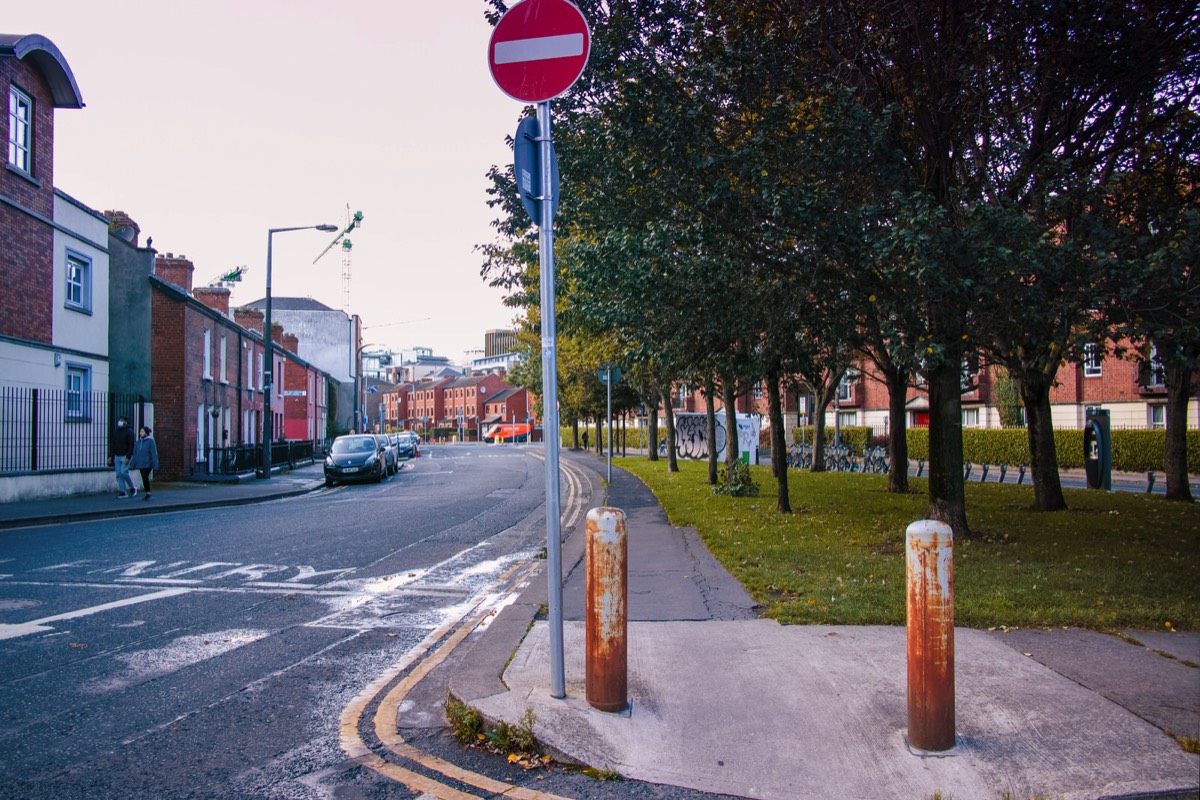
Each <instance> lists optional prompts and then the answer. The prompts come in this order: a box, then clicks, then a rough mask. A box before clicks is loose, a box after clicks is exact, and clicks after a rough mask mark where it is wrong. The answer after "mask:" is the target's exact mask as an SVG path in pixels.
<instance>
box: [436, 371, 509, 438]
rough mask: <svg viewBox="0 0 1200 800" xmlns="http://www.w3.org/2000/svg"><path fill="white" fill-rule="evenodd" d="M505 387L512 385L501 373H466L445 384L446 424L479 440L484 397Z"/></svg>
mask: <svg viewBox="0 0 1200 800" xmlns="http://www.w3.org/2000/svg"><path fill="white" fill-rule="evenodd" d="M502 388H510V387H509V386H508V384H506V383H505V382H504V376H503V375H501V374H499V373H489V374H487V375H465V376H463V377H461V378H456V379H454V380H452V381H450V382H449V383H447V384H446V385H445V386H443V387H442V389H441V392H442V417H441V427H442V428H453V429H455V430H458V431H460V432H461V435H462V437H463V438H464V439H476V440H478V439H479V438H480V436H481V435H482V431H481V425H482V420H483V417H484V413H485V412H484V401H486V400H487V398H489V397H491V396H492V395H495V394H497V393H498V392H499V391H500V390H501V389H502Z"/></svg>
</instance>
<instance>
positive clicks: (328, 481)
mask: <svg viewBox="0 0 1200 800" xmlns="http://www.w3.org/2000/svg"><path fill="white" fill-rule="evenodd" d="M325 486H327V487H332V486H333V478H326V479H325Z"/></svg>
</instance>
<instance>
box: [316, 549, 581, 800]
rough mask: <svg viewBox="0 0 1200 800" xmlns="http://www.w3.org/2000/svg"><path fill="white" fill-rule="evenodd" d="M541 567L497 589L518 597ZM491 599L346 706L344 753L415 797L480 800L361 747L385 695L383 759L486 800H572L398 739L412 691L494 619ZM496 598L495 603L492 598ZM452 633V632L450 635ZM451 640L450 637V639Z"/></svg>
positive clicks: (527, 568) (378, 725) (518, 571)
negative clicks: (368, 718)
mask: <svg viewBox="0 0 1200 800" xmlns="http://www.w3.org/2000/svg"><path fill="white" fill-rule="evenodd" d="M539 566H540V564H537V563H534V564H529V563H521V564H516V565H514V566H513V567H511V568H510V569H509V570H508V571H507V572H505V573H504V575H502V576H501V577H500V579H499V580H498V581H497V584H504V583H505V582H508V586H509V589H510V591H515V590H516V587H517V586H518V585H519V584H521V583H522V582H523V581H525V580H526V579H527V578H529V577H530V576H531V575H532V574H533V573H534V572H535V571H536V570H537V569H538V567H539ZM514 576H515V577H514ZM487 596H489V595H488V594H487V593H481V594H479V595H477V597H478V598H480V599H479V601H478V602H477V603H476V604H475V606H474V609H473V615H472V616H471V617H470V619H469V620H467V621H466V622H464V623H462V624H461V625H459V627H458V630H454V626H455V625H456V624H459V622H460V620H461V618H460V620H452V621H449V622H447V623H445V624H444V625H442V626H441V627H440V628H438V629H437V630H435V631H433V632H432V633H430V634H429V635H428V636H426V637H425V639H424V640H423V641H422V642H421V644H420V645H418V646H417V648H415V649H414V650H413V651H411V652H409V653H408V654H407V655H406V656H405V658H404V659H403V660H402V661H401V662H400V663H398V664H395V665H393V666H392V667H391V668H389V669H388V670H387V671H386V672H385V673H384V674H382V675H380V676H379V677H378V678H376V679H375V680H374V681H373V682H372V683H371V684H370V685H369V686H368V687H367V688H366V689H365V690H363V692H362V693H361V694H359V696H358V697H356V698H354V700H353V701H351V703H350V705H348V706H346V708H345V709H344V710H343V711H342V715H341V720H340V726H339V738H340V740H341V745H342V749H343V750H344V751H345V752H346V753H347V755H349V756H350V757H351V758H352V759H353V760H355V761H357V762H358V763H359V764H361V765H363V766H364V767H367V768H368V769H371V770H374V771H375V772H377V773H379V774H380V775H383V776H384V777H387V778H390V779H392V780H394V781H398V782H400V783H403V784H404V785H405V786H407V787H408V788H410V789H412V790H413V791H415V792H423V793H425V794H428V795H430V796H432V797H435V798H437V800H479V797H480V796H479V795H474V794H470V793H468V792H463V791H460V790H459V789H456V788H454V787H453V786H448V785H447V784H445V783H442V782H441V781H439V780H437V779H435V778H431V777H429V776H427V775H424V774H422V773H419V772H415V771H413V770H411V769H407V768H405V767H402V766H400V765H399V764H396V763H394V762H393V761H389V760H388V759H387V758H385V757H384V755H381V754H379V753H376V752H374V751H372V749H371V748H370V746H368V745H367V743H366V742H365V741H363V738H362V736H361V735H360V734H359V728H360V725H361V722H362V719H363V716H364V714H365V713H366V709H367V707H368V706H369V705H371V703H372V702H373V701H374V700H375V699H376V698H377V697H379V695H380V694H382V693H383V692H384V691H385V690H386V691H387V693H386V694H384V695H383V699H382V700H380V702H379V705H378V707H377V708H376V710H375V715H374V718H373V720H372V721H373V723H374V728H375V736H376V738H377V739H378V740H379V743H380V749H381V750H382V751H383V752H384V753H385V754H388V755H392V756H399V757H402V758H405V759H407V760H409V761H412V762H414V763H416V764H419V765H420V766H422V767H424V768H425V769H427V770H429V771H431V772H436V773H438V774H440V775H442V776H444V777H446V778H449V779H451V780H454V781H458V782H459V783H461V784H465V785H467V786H471V787H474V788H476V789H480V790H482V791H484V792H487V793H488V795H499V796H501V797H512V798H516V800H569V798H565V797H562V796H560V795H556V794H550V793H549V792H538V791H534V790H531V789H525V788H522V787H519V786H512V785H510V784H507V783H502V782H501V781H497V780H493V779H492V778H489V777H487V776H486V775H480V774H479V773H476V772H471V771H470V770H466V769H463V768H461V767H459V766H458V765H456V764H451V763H450V762H449V761H446V760H445V759H442V758H438V757H437V756H434V755H431V754H429V753H426V752H424V751H423V750H418V749H417V748H415V747H413V746H412V745H411V744H409V743H408V742H406V741H405V740H404V737H403V736H401V735H400V732H399V728H400V726H399V722H400V719H399V718H400V705H401V703H403V702H404V699H405V698H406V697H407V696H408V693H409V692H411V691H412V690H413V687H415V686H416V685H417V684H418V683H420V682H421V681H422V680H423V679H424V678H425V677H426V676H427V675H429V673H430V672H432V671H433V670H434V669H436V668H437V667H438V665H440V664H441V663H442V662H444V661H445V660H446V658H447V657H448V656H449V655H450V654H451V653H452V652H454V649H455V648H456V647H458V645H460V644H461V643H462V642H463V640H464V639H466V638H467V637H468V636H469V635H470V634H471V632H472V631H474V630H475V629H476V628H477V627H478V626H479V624H480V623H482V622H483V621H484V620H485V619H487V618H488V617H489V616H490V615H491V614H493V613H495V611H494V608H493V605H492V604H489V605H488V606H487V607H484V608H481V607H480V606H481V605H482V604H483V602H484V600H483V598H485V597H487ZM492 596H493V597H494V595H492ZM452 630H454V632H453V633H452V634H451V633H450V632H451V631H452ZM447 634H450V635H449V636H448V637H447ZM417 662H419V663H417ZM414 663H416V664H417V666H416V667H415V668H413V669H412V671H411V672H409V673H408V674H407V675H405V676H404V677H403V678H402V679H401V680H399V681H397V682H395V685H394V686H392V688H391V689H387V687H388V686H389V685H391V684H392V683H393V682H394V681H396V677H397V676H398V675H400V674H402V673H403V672H404V671H405V670H407V669H408V668H409V667H411V666H412V665H413V664H414Z"/></svg>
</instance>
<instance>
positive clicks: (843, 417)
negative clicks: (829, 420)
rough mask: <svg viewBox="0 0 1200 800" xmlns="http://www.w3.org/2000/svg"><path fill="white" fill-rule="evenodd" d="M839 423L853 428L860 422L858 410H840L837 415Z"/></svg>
mask: <svg viewBox="0 0 1200 800" xmlns="http://www.w3.org/2000/svg"><path fill="white" fill-rule="evenodd" d="M837 420H838V425H839V426H840V427H843V428H853V427H854V426H855V425H857V424H858V412H857V411H839V412H838V415H837Z"/></svg>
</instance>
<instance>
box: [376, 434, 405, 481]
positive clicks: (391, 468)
mask: <svg viewBox="0 0 1200 800" xmlns="http://www.w3.org/2000/svg"><path fill="white" fill-rule="evenodd" d="M375 438H376V439H377V440H378V441H379V446H380V447H382V448H383V458H384V462H383V466H384V471H385V473H386V474H388V475H395V474H396V473H397V472H399V471H400V456H399V454H398V453H397V452H396V445H395V443H394V442H393V441H392V437H391V436H389V435H388V434H386V433H377V434H375Z"/></svg>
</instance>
